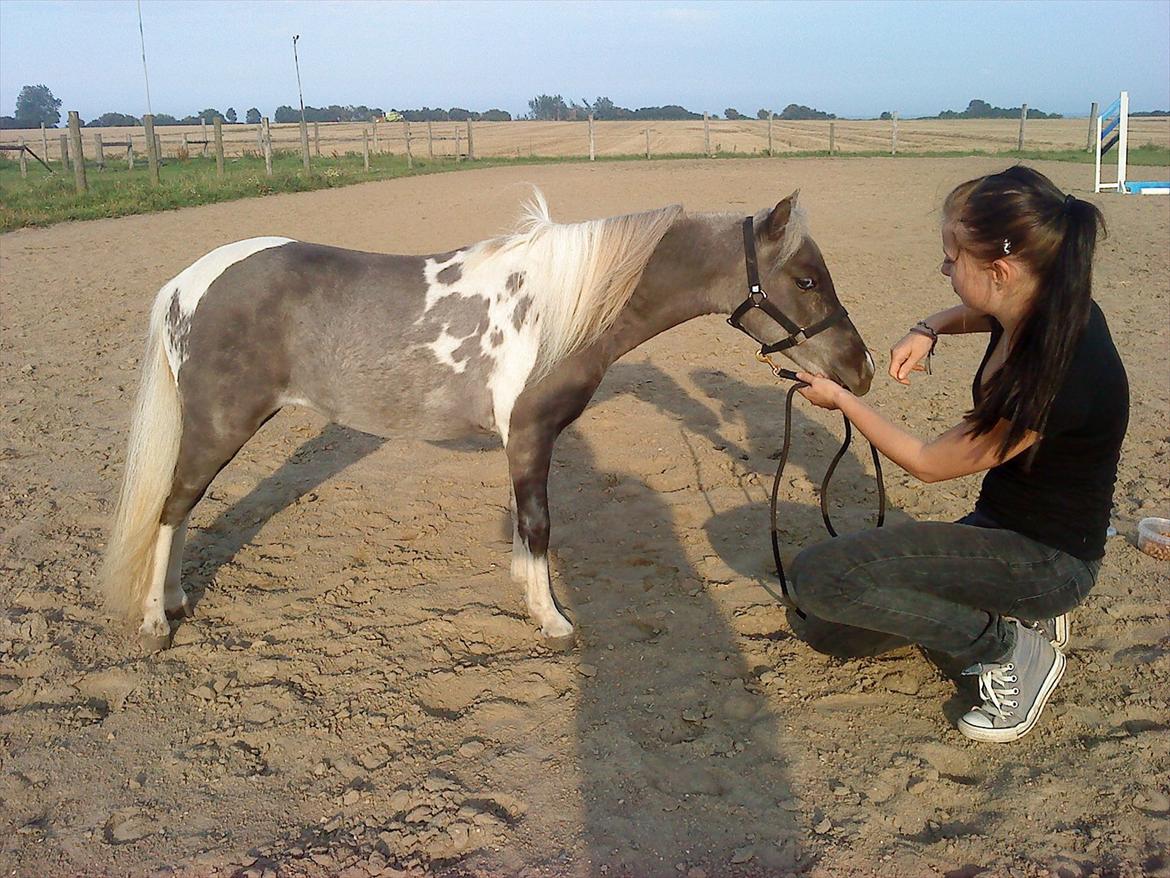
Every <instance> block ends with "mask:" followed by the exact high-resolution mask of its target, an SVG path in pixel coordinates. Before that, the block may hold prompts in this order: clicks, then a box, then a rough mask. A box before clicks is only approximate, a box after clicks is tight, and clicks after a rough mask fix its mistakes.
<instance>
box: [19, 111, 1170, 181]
mask: <svg viewBox="0 0 1170 878" xmlns="http://www.w3.org/2000/svg"><path fill="white" fill-rule="evenodd" d="M829 124H830V123H829V122H787V121H781V120H779V119H777V120H775V121H774V122H773V123H772V143H771V148H772V151H773V152H774V153H778V154H783V153H790V152H818V151H820V152H825V151H828V149H829ZM832 124H833V138H834V140H833V146H834V149H835V150H836V151H839V152H842V153H863V152H888V151H889V150H890V149H891V147H892V145H893V144H892V133H893V131H892V128H893V126H892V124H891V123H890V122H885V121H876V120H855V119H838V120H836V121H835V122H833V123H832ZM259 128H260V126H259V125H247V124H243V123H240V124H237V125H224V126H223V137H224V153H225V154H226V155H229V156H233V155H237V156H238V155H246V154H252V155H255V154H258V153H260V152H261V150H262V147H261V145H260V142H259V140H258V139H257V138H258V135H259ZM408 128H409V132H410V143H411V146H410V149H411V154H412V155H413V156H414V157H415V158H426V157H428V156H433V157H436V158H443V157H447V158H450V157H453V156H457V155H461V156H466V155H468V143H467V125H466V123H463V122H433V123H431V124H430V125H429V126H428V125H427V123H426V122H412V123H410V125H409V126H407V125H405V124H404V123H402V122H380V123H378V124H377V125H374V124H361V123H356V122H353V123H332V122H330V123H321V124H319V125H316V126H314V125H312V124H311V123H310V125H309V143H310V151H311V152H314V153H315V154H317V155H323V156H332V155H344V154H346V153H361V151H362V138H363V132H365V134H366V135H367V136H368V140H367V144H368V147H369V149H370V150H371V151H372V152H374V153H395V154H397V155H403V154H405V152H406V133H407V129H408ZM1019 130H1020V123H1019V121H1018V120H1014V119H903V120H901V121H899V122H898V139H897V149H898V152H899V153H902V154H909V153H923V152H961V151H969V150H978V151H984V152H993V153H994V152H1006V151H1008V150H1014V149H1015V148H1016V147H1017V146H1018V144H1019ZM155 131H156V133H157V134H158V135H159V138H160V143H161V145H162V151H163V154H164V155H167V156H175V155H180V154H181V151H182V150H183V149H184V137H186V139H187V143H186V150H187V153H188V154H190V155H199V154H201V153H203V154H211V155H214V146H213V145H208V146H207V149H208V150H209V151H210V152H208V153H204V145H203V144H202V143H201V142H200V141H202V140H203V139H204V133H206V134H207V138H206V139H208V140H210V139H211V137H212V133H211V131H212V129H211V126H208V127H207V128H206V129H202V128H201V127H200V126H197V125H195V126H191V125H187V126H166V127H161V126H160V127H157V128H155ZM428 131H429V135H428ZM62 133H64V132H63V131H62V130H60V129H54V130H51V131H49V132H48V133H47V135H46V142H47V145H48V155H49V158H50V159H54V160H59V159H60V157H61V146H60V136H61V134H62ZM94 133H98V134H101V136H102V139H103V141H104V142H105V143H106V144H111V143H126V142H132V143H133V144H134V149H135V151H136V152H137V153H139V154H140V155H145V153H146V140H145V135H144V134H143V132H142V129H141V128H100V129H89V128H87V129H85V130H84V131H83V132H82V139H83V142H84V149H85V152H86V155H87V156H89V157H91V158H92V157H93V156H94V155H95V150H96V142H95V141H94V139H93V135H94ZM271 133H272V145H273V149H276V150H296V151H299V150H300V148H301V130H300V125H298V124H283V125H272V126H271ZM471 136H472V147H471V152H472V154H473V155H474V156H475V157H477V158H491V157H497V158H525V157H527V156H533V155H535V156H556V157H566V156H587V155H589V126H588V125H587V124H586V123H584V122H474V123H472V126H471ZM647 136H648V137H649V140H647ZM22 138H23V139H24V140H26V141H27V142H28V144H29V146H31V147H32V148H33V149H34V150H35V151H37V152H38V153H39V152H40V151H41V146H40V144H41V142H42V141H41V133H40V131H16V130H7V131H0V143H17V142H19V141H20V140H21V139H22ZM1088 143H1091V141H1090V140H1089V120H1087V119H1032V120H1029V121H1028V123H1027V125H1026V129H1025V146H1026V148H1027V149H1030V150H1069V149H1084V148H1085V147H1086V145H1087V144H1088ZM1129 143H1130V146H1131V147H1141V146H1145V145H1147V144H1153V145H1154V146H1158V147H1161V148H1163V149H1165V148H1167V147H1170V118H1167V117H1141V116H1131V117H1130V120H1129ZM594 148H595V152H596V154H597V155H598V156H603V157H604V156H620V155H645V153H646V150H647V149H649V150H650V153H651V155H671V154H673V155H686V154H696V155H701V154H703V153H704V152H706V151H707V149H708V148H709V149H710V151H711V152H712V153H719V154H736V153H738V154H745V155H752V154H760V155H763V154H766V153H767V150H768V123H767V122H766V121H761V120H758V119H737V120H734V121H732V120H726V119H715V120H712V121H711V122H710V123H709V131H708V137H707V139H704V132H703V121H702V120H701V119H700V120H697V121H688V122H660V121H622V122H596V123H594ZM106 152H107V154H108V155H109V156H114V155H124V153H125V147H124V146H122V147H113V148H110V147H107V148H106ZM1135 170H1136V169H1135ZM1130 176H1131V177H1134V176H1135V175H1134V174H1131V175H1130ZM1135 179H1136V177H1135Z"/></svg>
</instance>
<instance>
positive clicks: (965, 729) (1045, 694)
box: [959, 649, 1066, 744]
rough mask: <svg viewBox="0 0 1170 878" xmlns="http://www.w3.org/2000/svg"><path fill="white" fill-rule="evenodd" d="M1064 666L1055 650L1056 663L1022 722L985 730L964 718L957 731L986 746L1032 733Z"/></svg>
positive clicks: (1058, 652) (1007, 741) (1062, 657)
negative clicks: (986, 744)
mask: <svg viewBox="0 0 1170 878" xmlns="http://www.w3.org/2000/svg"><path fill="white" fill-rule="evenodd" d="M1065 664H1066V660H1065V657H1064V653H1062V652H1061V651H1060V650H1059V649H1058V650H1056V661H1055V662H1053V664H1052V667H1051V669H1049V671H1048V676H1047V677H1045V678H1044V683H1043V684H1042V685H1041V686H1040V691H1039V693H1038V694H1037V695H1036V700H1035V701H1034V702H1033V703H1032V709H1031V710H1029V711H1028V715H1027V716H1026V717H1024V721H1023V722H1021V723H1018V724H1016V725H1014V726H1008V727H1007V728H1002V729H995V728H991V729H985V728H983V727H981V726H975V725H971V724H970V723H968V722H967V721H966V718H965V717H964V718H962V719H960V720H959V731H960V732H962V733H963V734H964V735H965V736H966V737H968V738H970V739H971V740H972V741H983V742H985V743H988V744H1010V743H1011V742H1012V741H1018V740H1020V738H1022V737H1024V735H1026V734H1028V732H1030V731H1032V728H1033V727H1034V726H1035V725H1036V723H1037V722H1039V721H1040V714H1042V713H1043V712H1044V706H1045V705H1046V704H1047V703H1048V699H1049V698H1050V697H1051V696H1052V693H1053V692H1054V691H1056V685H1057V684H1058V683H1059V682H1060V678H1061V677H1063V676H1064V667H1065Z"/></svg>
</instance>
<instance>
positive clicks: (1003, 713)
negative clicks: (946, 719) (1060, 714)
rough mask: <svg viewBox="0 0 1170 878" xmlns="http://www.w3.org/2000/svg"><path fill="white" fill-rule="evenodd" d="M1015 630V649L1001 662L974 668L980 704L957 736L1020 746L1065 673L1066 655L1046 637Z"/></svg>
mask: <svg viewBox="0 0 1170 878" xmlns="http://www.w3.org/2000/svg"><path fill="white" fill-rule="evenodd" d="M1013 624H1014V625H1015V626H1016V646H1015V648H1014V649H1013V650H1012V652H1011V654H1010V655H1008V656H1007V657H1006V658H1005V659H1004V660H1003V661H1001V662H995V663H987V664H978V665H972V666H971V667H970V668H968V669H967V670H965V671H963V673H964V674H971V675H975V674H978V675H979V694H980V696H982V698H983V703H982V704H980V705H978V706H976V707H973V708H972V709H971V710H970V711H968V712H967V714H966V716H964V717H963V718H962V719H960V720H959V731H960V732H962V733H963V734H964V735H966V736H967V737H968V738H971V739H972V740H975V741H991V742H995V743H1007V742H1009V741H1018V740H1019V739H1020V738H1022V737H1024V735H1026V734H1028V732H1030V731H1031V730H1032V727H1033V726H1034V725H1036V722H1037V720H1039V719H1040V713H1041V711H1043V710H1044V705H1045V704H1047V703H1048V699H1049V697H1050V696H1051V695H1052V693H1053V691H1054V690H1055V689H1056V684H1057V683H1059V682H1060V678H1061V675H1062V674H1064V665H1065V658H1064V654H1063V653H1062V652H1061V651H1060V650H1058V649H1057V648H1056V647H1054V646H1053V645H1052V644H1051V643H1049V641H1048V638H1047V636H1046V635H1045V634H1042V633H1040V632H1039V631H1035V630H1033V629H1032V628H1028V627H1025V626H1024V625H1023V624H1022V623H1021V622H1019V621H1016V622H1013Z"/></svg>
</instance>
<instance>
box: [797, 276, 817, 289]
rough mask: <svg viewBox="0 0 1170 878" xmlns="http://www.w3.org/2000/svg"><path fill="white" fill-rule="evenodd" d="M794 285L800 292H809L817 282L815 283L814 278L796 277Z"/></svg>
mask: <svg viewBox="0 0 1170 878" xmlns="http://www.w3.org/2000/svg"><path fill="white" fill-rule="evenodd" d="M796 285H797V286H798V287H800V288H801V289H802V290H811V289H812V288H813V287H815V286H816V285H817V282H816V279H815V278H811V277H798V278H797V279H796Z"/></svg>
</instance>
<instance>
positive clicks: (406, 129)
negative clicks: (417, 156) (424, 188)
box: [402, 116, 414, 168]
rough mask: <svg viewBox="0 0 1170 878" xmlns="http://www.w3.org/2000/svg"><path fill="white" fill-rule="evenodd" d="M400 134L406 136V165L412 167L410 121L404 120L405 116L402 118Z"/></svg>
mask: <svg viewBox="0 0 1170 878" xmlns="http://www.w3.org/2000/svg"><path fill="white" fill-rule="evenodd" d="M402 135H403V137H405V138H406V166H407V167H408V168H413V167H414V154H413V153H412V152H411V151H410V123H409V122H407V121H406V117H405V116H404V117H403V118H402Z"/></svg>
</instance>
